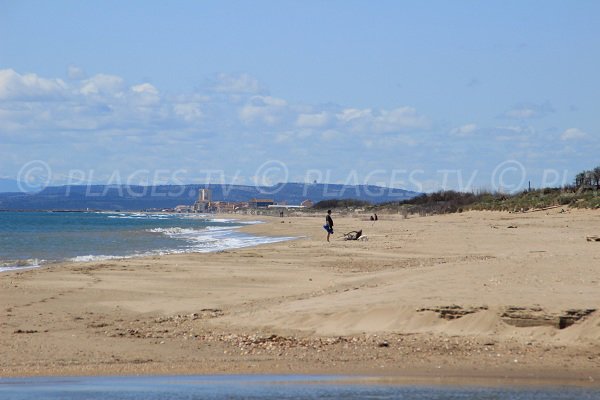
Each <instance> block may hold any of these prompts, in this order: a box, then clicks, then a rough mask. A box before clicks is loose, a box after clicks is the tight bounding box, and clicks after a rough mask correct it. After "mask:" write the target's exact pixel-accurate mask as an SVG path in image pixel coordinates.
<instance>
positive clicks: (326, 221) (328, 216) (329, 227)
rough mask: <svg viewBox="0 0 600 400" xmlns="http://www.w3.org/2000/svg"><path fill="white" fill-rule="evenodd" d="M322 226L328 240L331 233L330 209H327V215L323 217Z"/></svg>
mask: <svg viewBox="0 0 600 400" xmlns="http://www.w3.org/2000/svg"><path fill="white" fill-rule="evenodd" d="M323 228H324V229H325V230H326V231H327V241H328V242H329V236H330V235H331V234H332V233H333V219H332V218H331V210H327V216H326V217H325V225H323Z"/></svg>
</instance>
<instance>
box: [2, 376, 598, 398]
mask: <svg viewBox="0 0 600 400" xmlns="http://www.w3.org/2000/svg"><path fill="white" fill-rule="evenodd" d="M0 398H2V399H6V400H9V399H10V400H38V399H61V400H84V399H85V400H100V399H102V400H105V399H124V400H125V399H126V400H158V399H186V400H195V399H208V400H211V399H215V400H216V399H266V400H270V399H273V400H275V399H277V400H279V399H286V400H300V399H347V400H358V399H380V400H388V399H407V400H413V399H415V400H424V399H429V400H567V399H577V400H592V399H600V389H598V388H578V387H519V388H511V387H460V386H410V385H389V384H388V385H377V384H360V383H353V380H347V379H346V378H344V377H337V376H304V375H292V376H283V375H237V376H235V375H234V376H152V377H150V376H146V377H139V376H138V377H75V378H67V377H61V378H39V377H36V378H5V379H3V378H0Z"/></svg>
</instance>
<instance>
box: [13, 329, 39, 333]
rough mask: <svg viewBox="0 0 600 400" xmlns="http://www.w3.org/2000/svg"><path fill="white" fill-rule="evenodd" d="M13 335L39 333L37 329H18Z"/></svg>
mask: <svg viewBox="0 0 600 400" xmlns="http://www.w3.org/2000/svg"><path fill="white" fill-rule="evenodd" d="M13 333H38V331H36V330H35V329H17V330H16V331H14V332H13Z"/></svg>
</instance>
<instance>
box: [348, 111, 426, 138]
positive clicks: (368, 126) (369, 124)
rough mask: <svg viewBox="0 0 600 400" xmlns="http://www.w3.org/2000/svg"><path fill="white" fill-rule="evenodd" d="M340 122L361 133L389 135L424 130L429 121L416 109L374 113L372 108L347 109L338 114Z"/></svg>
mask: <svg viewBox="0 0 600 400" xmlns="http://www.w3.org/2000/svg"><path fill="white" fill-rule="evenodd" d="M336 117H337V119H338V121H339V122H341V123H342V124H343V125H346V126H348V127H349V128H350V129H351V130H353V131H355V132H361V133H370V132H378V133H389V132H399V131H405V130H408V129H424V128H427V127H428V126H429V121H428V120H427V118H425V117H424V116H422V115H420V114H419V113H418V112H417V110H416V109H415V108H412V107H398V108H394V109H391V110H378V111H373V110H372V109H370V108H367V109H362V110H361V109H356V108H347V109H344V110H342V111H341V112H339V113H338V114H336Z"/></svg>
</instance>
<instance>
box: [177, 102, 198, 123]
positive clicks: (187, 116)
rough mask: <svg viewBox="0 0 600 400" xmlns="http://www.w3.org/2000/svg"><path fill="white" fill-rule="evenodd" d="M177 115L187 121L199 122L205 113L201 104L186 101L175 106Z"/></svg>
mask: <svg viewBox="0 0 600 400" xmlns="http://www.w3.org/2000/svg"><path fill="white" fill-rule="evenodd" d="M173 110H174V112H175V115H177V116H179V117H181V118H183V119H184V120H185V121H186V122H197V121H200V120H201V119H202V118H204V113H203V112H202V109H201V108H200V105H199V104H196V103H184V104H175V105H174V106H173Z"/></svg>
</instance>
